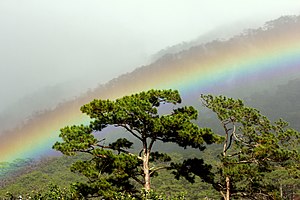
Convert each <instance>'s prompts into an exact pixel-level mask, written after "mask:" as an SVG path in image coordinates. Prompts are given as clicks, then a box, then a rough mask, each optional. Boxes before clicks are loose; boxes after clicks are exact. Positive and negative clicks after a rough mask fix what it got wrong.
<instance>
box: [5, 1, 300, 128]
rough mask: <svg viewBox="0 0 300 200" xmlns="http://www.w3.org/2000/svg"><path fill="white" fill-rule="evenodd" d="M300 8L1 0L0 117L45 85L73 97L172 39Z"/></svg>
mask: <svg viewBox="0 0 300 200" xmlns="http://www.w3.org/2000/svg"><path fill="white" fill-rule="evenodd" d="M299 11H300V1H299V0H288V1H287V0H276V1H274V0H264V1H261V0H244V1H241V0H225V1H224V0H151V1H150V0H148V1H147V0H128V1H124V0H119V1H117V0H0V92H1V93H0V94H1V96H0V97H1V103H0V112H1V111H2V114H1V113H0V120H1V119H4V118H8V117H9V116H8V115H9V112H10V111H12V112H11V113H12V114H11V115H18V112H19V113H20V115H19V116H23V115H24V113H23V115H22V113H21V112H23V111H22V109H20V110H18V105H20V104H22V103H23V104H25V105H22V106H23V107H24V106H25V107H26V101H23V99H24V98H25V97H26V96H27V97H28V96H32V95H35V94H37V93H42V92H40V91H44V90H45V89H44V88H46V87H48V89H49V87H51V88H52V89H51V90H49V91H53V90H55V88H60V86H61V87H64V89H61V91H60V90H59V89H57V93H55V92H53V94H52V96H51V95H50V94H49V99H48V101H49V102H51V99H50V98H53V101H52V102H55V98H56V100H62V99H64V98H69V97H71V96H74V95H76V94H79V93H80V92H84V91H85V90H87V89H88V88H94V87H96V86H97V85H98V84H102V83H105V82H107V81H109V80H110V79H112V78H114V77H117V76H119V75H121V74H123V73H127V72H130V71H132V70H134V69H135V68H137V67H139V66H141V65H145V64H147V63H148V62H149V61H150V58H151V56H152V55H153V54H155V53H156V52H158V51H160V50H161V49H164V48H166V47H168V46H173V45H175V44H178V43H182V42H184V41H190V40H193V39H197V38H198V37H199V36H201V35H203V36H205V38H206V40H207V39H211V37H212V36H213V37H228V36H230V35H232V34H234V32H236V31H241V30H242V29H244V28H249V27H256V26H260V25H262V24H263V23H264V22H265V21H268V20H272V19H275V18H278V17H280V16H282V15H298V14H299ZM203 38H204V37H203ZM205 38H204V39H203V40H204V41H205ZM53 95H54V96H55V97H53ZM30 98H31V99H34V98H35V96H32V97H30ZM30 98H29V99H30ZM47 98H48V96H47V95H46V96H44V97H43V98H41V99H44V100H45V101H46V99H47ZM25 99H26V98H25ZM29 101H30V100H29ZM27 102H28V98H27ZM46 102H47V101H46ZM12 106H13V107H12ZM51 106H53V105H51ZM14 108H15V109H16V110H14ZM29 108H30V109H31V110H32V111H33V110H35V109H41V106H40V107H39V106H38V105H36V107H35V106H34V105H30V106H27V111H25V110H24V112H28V109H29ZM6 116H7V117H6ZM7 123H10V122H7ZM2 124H3V123H2Z"/></svg>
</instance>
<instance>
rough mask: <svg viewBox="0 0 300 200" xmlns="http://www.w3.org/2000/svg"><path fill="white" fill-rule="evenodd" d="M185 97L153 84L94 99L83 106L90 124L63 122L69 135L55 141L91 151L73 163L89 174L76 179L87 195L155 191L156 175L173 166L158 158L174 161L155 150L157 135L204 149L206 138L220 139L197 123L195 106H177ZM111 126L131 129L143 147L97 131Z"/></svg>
mask: <svg viewBox="0 0 300 200" xmlns="http://www.w3.org/2000/svg"><path fill="white" fill-rule="evenodd" d="M179 103H181V98H180V95H179V93H178V91H176V90H150V91H147V92H141V93H138V94H134V95H131V96H124V97H122V98H119V99H116V100H101V99H99V100H93V101H92V102H90V103H89V104H86V105H84V106H82V107H81V111H82V112H83V113H85V114H87V115H88V116H89V117H90V118H91V119H92V121H91V122H90V124H89V125H79V126H67V127H65V128H62V129H61V133H60V137H61V138H62V140H63V141H62V142H56V143H55V144H54V146H53V148H54V149H56V150H58V151H61V152H62V153H63V154H66V155H74V154H76V153H79V152H83V153H87V154H89V155H90V156H89V157H88V158H87V159H86V160H83V161H78V162H76V163H74V164H73V165H72V167H71V170H72V171H74V172H79V173H81V174H83V175H84V176H86V177H87V178H88V179H89V181H88V182H87V183H77V184H75V187H76V188H77V191H79V192H80V193H81V194H82V195H84V196H87V195H97V196H102V197H104V198H106V199H110V198H113V195H114V194H115V192H125V193H127V194H134V193H135V192H136V191H137V187H136V186H137V185H138V184H140V185H142V187H143V188H144V189H145V191H148V192H149V191H150V189H151V186H150V178H151V176H153V175H155V174H157V173H158V171H159V170H160V169H163V168H169V169H170V168H171V165H170V164H167V165H157V164H156V163H157V161H162V162H164V163H165V162H170V157H169V156H168V155H166V154H164V153H160V152H154V151H153V146H154V144H155V143H156V142H157V141H161V142H171V143H176V144H178V145H179V146H181V147H184V148H186V147H188V146H190V147H192V148H198V149H200V150H203V149H204V147H205V146H204V145H205V143H206V144H211V143H214V142H216V141H219V140H220V137H219V136H216V135H215V134H213V132H212V131H211V130H210V129H207V128H203V129H200V128H199V127H198V126H197V125H196V124H195V123H193V121H194V120H196V119H197V111H196V110H195V109H194V108H193V107H191V106H184V107H176V104H179ZM172 104H173V106H171V107H170V106H168V105H172ZM163 105H164V106H163ZM159 107H164V108H165V109H163V110H159V109H158V108H159ZM168 111H169V112H168ZM166 113H167V114H166ZM107 127H115V128H121V129H123V130H124V131H125V132H127V133H129V134H131V136H133V138H135V141H138V142H137V143H138V144H139V145H136V144H135V146H140V148H141V149H140V150H139V151H134V150H131V148H132V145H133V142H131V141H129V140H128V139H125V138H119V139H118V140H117V141H115V142H113V143H111V144H108V145H105V144H104V140H103V139H100V138H99V137H96V136H95V134H96V133H97V132H101V131H102V130H103V129H105V128H107ZM96 135H97V134H96ZM134 152H139V153H136V154H134ZM173 166H175V165H173ZM198 167H199V168H201V166H198Z"/></svg>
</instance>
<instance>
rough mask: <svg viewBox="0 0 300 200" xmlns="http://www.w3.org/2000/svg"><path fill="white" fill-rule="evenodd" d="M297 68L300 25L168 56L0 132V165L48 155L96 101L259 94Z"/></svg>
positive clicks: (296, 73) (289, 76)
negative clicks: (161, 92) (156, 94)
mask: <svg viewBox="0 0 300 200" xmlns="http://www.w3.org/2000/svg"><path fill="white" fill-rule="evenodd" d="M299 69H300V22H295V23H294V24H292V25H285V26H281V27H279V28H273V29H270V30H262V29H258V30H257V32H256V33H252V34H251V35H239V36H236V37H234V38H232V39H229V40H228V41H213V42H210V43H207V44H205V45H202V46H197V47H193V48H191V49H189V50H186V51H183V52H181V53H178V54H174V55H167V56H165V57H163V58H162V59H160V60H158V61H156V62H154V63H153V64H150V65H149V66H144V67H141V68H138V69H136V70H135V71H133V72H132V73H130V74H126V75H123V76H120V77H118V78H116V79H113V80H112V81H110V82H108V83H107V84H105V85H103V86H100V87H99V88H97V89H95V90H94V91H92V92H88V93H86V94H85V95H83V96H82V97H80V98H78V99H75V100H72V101H69V102H65V103H62V104H60V105H59V106H57V108H56V109H54V110H51V111H48V112H45V113H42V114H40V115H38V116H36V117H34V118H33V119H31V120H28V121H27V122H26V123H25V124H24V125H22V126H20V127H18V128H16V129H15V130H12V131H9V132H4V133H0V162H4V161H12V160H14V159H16V158H29V157H33V158H37V157H39V156H42V155H45V154H46V153H47V152H49V151H50V150H51V147H52V145H53V144H54V142H55V141H57V140H59V137H58V135H59V130H60V128H62V127H64V126H67V125H72V124H80V123H87V122H88V119H87V117H86V116H84V115H83V114H81V112H80V111H79V108H80V106H81V105H83V104H85V103H88V102H89V101H91V100H92V99H94V98H103V99H107V98H110V99H115V98H118V97H121V96H123V95H127V94H131V93H136V92H140V91H142V90H148V89H152V88H156V89H169V88H172V89H178V90H179V91H180V93H181V94H182V96H183V97H184V96H188V95H190V94H195V95H196V98H198V97H199V95H200V93H208V92H216V91H217V92H221V93H222V92H224V93H226V91H230V90H233V89H241V90H243V88H244V89H245V88H254V89H255V88H257V87H263V86H264V84H266V83H268V82H270V81H271V82H272V81H273V82H276V81H278V80H284V79H286V80H288V79H293V78H297V77H300V70H299ZM233 80H234V84H232V83H233V82H232V81H233ZM237 83H238V84H237ZM197 96H198V97H197Z"/></svg>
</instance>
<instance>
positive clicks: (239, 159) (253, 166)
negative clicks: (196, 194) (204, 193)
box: [201, 95, 300, 200]
mask: <svg viewBox="0 0 300 200" xmlns="http://www.w3.org/2000/svg"><path fill="white" fill-rule="evenodd" d="M201 98H202V102H203V105H204V106H205V107H207V108H209V109H211V110H212V111H213V112H214V113H215V114H216V115H217V117H218V119H219V120H220V122H221V125H222V127H223V130H224V133H225V140H224V143H223V148H222V153H221V155H220V164H219V165H218V166H216V173H215V178H214V181H213V182H212V184H213V185H214V187H215V188H216V189H217V190H218V191H219V192H220V193H221V194H222V196H223V198H224V199H225V200H229V199H230V198H234V197H236V198H243V199H275V198H276V199H278V198H280V191H279V189H280V187H278V186H279V185H280V184H281V183H279V182H278V180H280V179H279V177H278V179H277V181H274V180H273V181H267V180H270V175H271V173H274V172H276V171H277V172H278V174H279V172H280V173H281V174H282V173H283V172H286V173H288V172H289V171H293V174H291V173H288V174H289V175H290V177H289V178H290V179H289V180H290V181H291V179H294V182H295V180H296V179H297V178H299V170H300V169H299V161H300V160H299V151H298V150H299V138H300V134H299V132H297V131H295V130H294V129H291V128H288V124H287V122H285V121H283V120H278V121H276V122H275V123H271V122H270V121H269V120H268V119H267V117H265V116H263V115H262V114H260V112H259V111H258V110H256V109H254V108H250V107H247V106H245V105H244V103H243V102H242V101H241V100H234V99H232V98H226V97H224V96H216V97H215V96H212V95H201ZM279 170H280V171H279ZM297 171H298V173H296V172H297ZM268 177H269V178H268ZM281 188H282V186H281ZM281 197H282V191H281Z"/></svg>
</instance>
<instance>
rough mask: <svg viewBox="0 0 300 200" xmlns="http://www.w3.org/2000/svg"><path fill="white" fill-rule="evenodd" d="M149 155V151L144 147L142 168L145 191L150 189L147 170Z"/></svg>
mask: <svg viewBox="0 0 300 200" xmlns="http://www.w3.org/2000/svg"><path fill="white" fill-rule="evenodd" d="M149 156H150V152H149V151H148V150H147V149H144V155H143V170H144V182H145V184H144V188H145V190H146V191H150V172H149Z"/></svg>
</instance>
